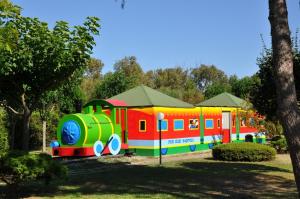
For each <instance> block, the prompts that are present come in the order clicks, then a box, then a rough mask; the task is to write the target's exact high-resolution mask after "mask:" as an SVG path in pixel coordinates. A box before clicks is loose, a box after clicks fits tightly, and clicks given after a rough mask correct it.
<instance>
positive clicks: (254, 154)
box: [212, 142, 276, 162]
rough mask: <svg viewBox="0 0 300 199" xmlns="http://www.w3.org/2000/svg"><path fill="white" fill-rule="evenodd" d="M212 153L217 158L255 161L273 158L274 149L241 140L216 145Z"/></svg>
mask: <svg viewBox="0 0 300 199" xmlns="http://www.w3.org/2000/svg"><path fill="white" fill-rule="evenodd" d="M212 154H213V157H214V159H217V160H225V161H248V162H255V161H265V160H272V159H274V158H275V155H276V150H275V149H274V148H272V147H270V146H267V145H263V144H257V143H250V142H241V143H229V144H221V145H217V146H215V147H214V148H213V150H212Z"/></svg>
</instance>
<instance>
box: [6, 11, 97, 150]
mask: <svg viewBox="0 0 300 199" xmlns="http://www.w3.org/2000/svg"><path fill="white" fill-rule="evenodd" d="M2 26H3V27H4V28H5V27H6V26H10V27H12V28H13V29H14V30H15V31H17V33H18V34H17V38H16V40H15V41H14V44H15V45H16V47H15V48H13V49H12V50H7V49H1V50H0V65H1V68H0V97H1V99H0V101H2V102H1V104H2V105H4V106H6V107H7V108H8V109H9V110H10V111H11V112H13V113H15V114H18V115H20V116H21V117H22V120H23V128H22V129H23V130H22V136H23V141H22V143H23V146H22V148H23V149H24V150H28V143H29V122H30V116H31V113H32V111H33V110H35V109H37V108H38V106H37V104H38V102H39V101H40V98H41V97H42V96H43V94H44V93H46V92H48V91H51V90H55V89H57V88H58V87H60V86H61V85H64V84H66V82H68V81H69V80H71V79H72V77H73V76H74V75H75V73H76V72H77V71H80V70H84V69H85V67H86V63H87V61H88V60H89V58H90V53H91V51H92V48H93V46H94V45H95V42H94V38H93V35H97V34H98V33H99V31H98V28H99V24H98V19H97V18H95V17H88V18H87V20H86V21H85V22H84V25H83V26H75V27H74V28H70V27H69V26H68V24H67V22H63V21H60V22H57V23H56V25H55V27H54V28H53V30H50V29H49V28H48V25H47V24H46V23H44V22H41V21H39V20H38V19H37V18H34V19H32V18H28V17H21V16H18V17H14V18H12V19H10V20H9V21H8V22H7V23H6V24H2Z"/></svg>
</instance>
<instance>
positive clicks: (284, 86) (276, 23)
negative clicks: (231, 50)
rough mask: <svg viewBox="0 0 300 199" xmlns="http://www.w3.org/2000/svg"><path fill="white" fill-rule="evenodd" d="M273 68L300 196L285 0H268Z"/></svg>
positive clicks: (298, 115)
mask: <svg viewBox="0 0 300 199" xmlns="http://www.w3.org/2000/svg"><path fill="white" fill-rule="evenodd" d="M269 21H270V24H271V36H272V49H273V62H274V65H273V70H274V74H275V77H276V81H275V84H276V96H277V104H278V108H277V114H278V117H279V118H280V120H281V123H282V125H283V128H284V133H285V137H286V139H287V143H288V147H289V149H290V156H291V160H292V165H293V171H294V176H295V181H296V184H297V189H298V193H299V196H300V132H299V129H300V110H299V108H298V105H297V96H296V88H295V80H294V73H293V53H292V42H291V36H290V29H289V25H288V15H287V6H286V1H285V0H269Z"/></svg>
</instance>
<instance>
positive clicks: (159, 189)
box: [0, 160, 297, 198]
mask: <svg viewBox="0 0 300 199" xmlns="http://www.w3.org/2000/svg"><path fill="white" fill-rule="evenodd" d="M69 167H70V174H69V175H70V176H69V179H68V180H67V181H64V182H62V181H56V182H53V183H52V184H51V185H49V186H44V185H42V184H38V183H35V184H33V183H31V184H28V185H23V186H21V187H20V188H19V190H18V191H17V192H11V191H9V189H8V188H7V187H0V191H1V192H2V193H4V194H3V196H4V197H7V198H18V197H29V196H38V197H39V196H48V197H49V196H65V195H67V196H73V197H74V196H75V197H76V196H81V195H94V196H95V195H96V196H98V197H101V196H102V195H113V196H115V197H117V196H118V195H119V196H122V194H129V195H132V196H133V197H142V196H144V197H145V196H146V197H151V196H155V194H158V195H159V196H161V195H164V196H169V197H176V198H199V197H202V198H203V197H205V198H224V197H233V198H265V197H269V198H280V197H284V198H289V197H290V198H295V197H297V194H296V187H295V182H294V181H293V180H289V179H287V178H285V177H282V176H281V175H268V174H267V173H268V172H276V173H277V172H279V173H282V174H285V175H286V174H289V175H290V171H289V170H285V169H280V168H277V167H271V166H265V165H261V164H251V163H228V162H227V163H224V162H215V161H207V160H205V161H201V162H184V163H181V164H180V165H178V166H172V167H165V166H162V167H159V166H145V165H129V164H126V163H99V162H97V160H91V161H86V162H85V163H81V164H74V165H69Z"/></svg>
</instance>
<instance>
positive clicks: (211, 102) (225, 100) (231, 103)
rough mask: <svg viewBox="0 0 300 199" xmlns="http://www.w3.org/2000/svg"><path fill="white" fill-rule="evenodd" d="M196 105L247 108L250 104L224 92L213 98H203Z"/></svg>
mask: <svg viewBox="0 0 300 199" xmlns="http://www.w3.org/2000/svg"><path fill="white" fill-rule="evenodd" d="M196 106H214V107H216V106H218V107H219V106H220V107H239V108H248V107H249V106H250V104H249V103H248V102H247V101H245V100H243V99H241V98H238V97H236V96H234V95H231V94H230V93H227V92H224V93H221V94H219V95H217V96H215V97H213V98H210V99H208V100H205V101H203V102H201V103H199V104H197V105H196Z"/></svg>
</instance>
